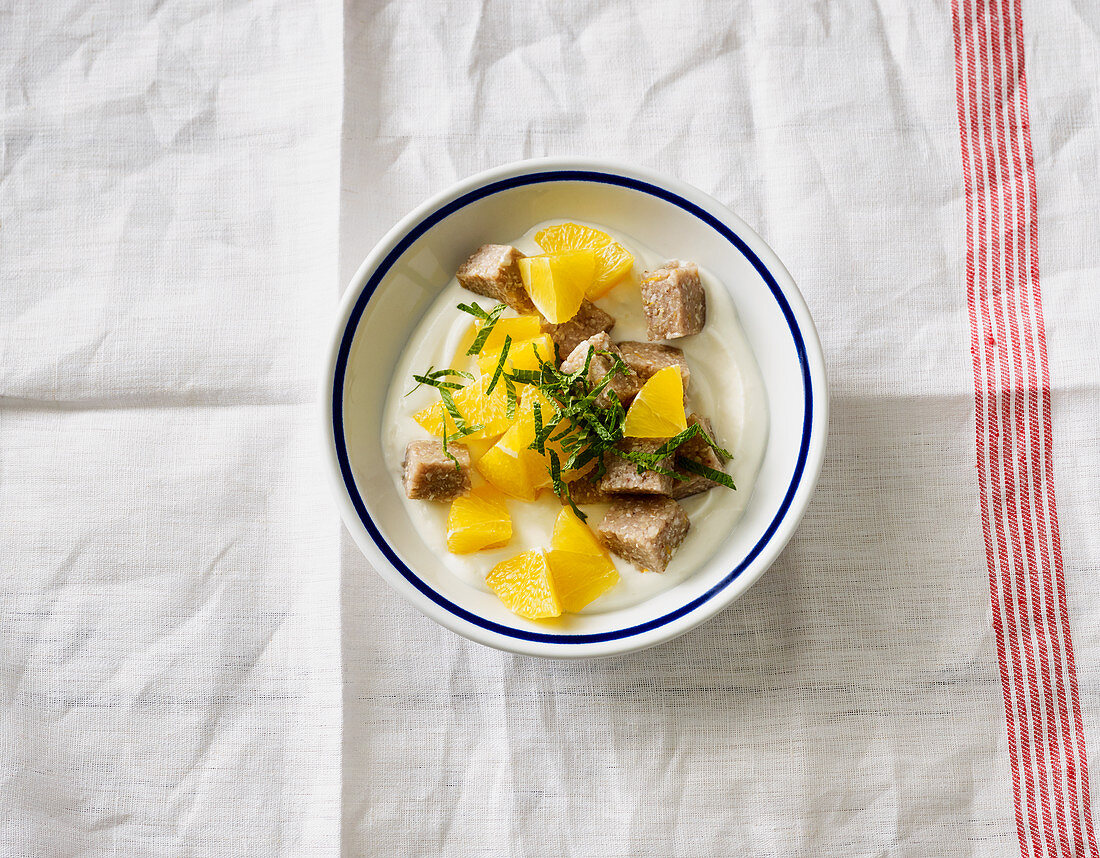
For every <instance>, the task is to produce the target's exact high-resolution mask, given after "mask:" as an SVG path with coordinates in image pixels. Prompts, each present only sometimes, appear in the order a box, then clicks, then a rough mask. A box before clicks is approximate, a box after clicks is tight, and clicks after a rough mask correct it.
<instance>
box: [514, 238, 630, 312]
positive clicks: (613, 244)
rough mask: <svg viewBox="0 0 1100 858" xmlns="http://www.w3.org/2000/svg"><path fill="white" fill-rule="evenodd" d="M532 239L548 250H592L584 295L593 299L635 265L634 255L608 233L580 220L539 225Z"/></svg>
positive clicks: (611, 286) (606, 290)
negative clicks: (592, 262) (592, 272)
mask: <svg viewBox="0 0 1100 858" xmlns="http://www.w3.org/2000/svg"><path fill="white" fill-rule="evenodd" d="M535 242H536V243H537V244H538V246H539V247H541V248H542V249H543V250H545V251H546V252H547V253H561V252H563V251H566V250H592V251H594V252H595V254H596V274H595V277H594V278H593V280H592V285H591V286H590V287H589V289H588V295H587V297H588V298H589V300H592V301H595V300H596V299H597V298H599V297H601V296H603V295H606V294H607V293H608V292H609V291H610V290H611V289H612V288H613V287H614V286H615V285H616V284H618V283H619V281H620V280H622V279H623V277H625V276H626V274H627V272H628V271H630V269H631V268H632V267H633V265H634V257H633V256H631V255H630V253H629V252H628V251H627V249H626V248H625V247H623V246H622V245H621V244H619V243H618V242H617V241H615V239H613V238H612V237H611V236H610V235H608V234H607V233H606V232H603V231H602V230H599V229H593V228H592V227H590V226H581V225H580V224H579V223H559V224H556V225H555V226H548V227H546V228H545V229H540V230H539V231H538V232H536V233H535Z"/></svg>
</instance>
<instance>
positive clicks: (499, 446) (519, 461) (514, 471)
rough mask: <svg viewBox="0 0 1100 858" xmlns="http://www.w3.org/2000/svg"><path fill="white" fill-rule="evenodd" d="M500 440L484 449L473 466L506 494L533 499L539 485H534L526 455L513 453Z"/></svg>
mask: <svg viewBox="0 0 1100 858" xmlns="http://www.w3.org/2000/svg"><path fill="white" fill-rule="evenodd" d="M502 441H503V439H501V441H498V442H497V443H496V444H494V445H493V446H492V447H490V448H489V450H488V451H486V453H485V455H484V456H482V457H481V458H480V459H478V460H477V462H475V463H474V467H475V468H477V470H478V473H479V474H481V476H483V477H484V478H485V479H486V480H487V481H488V482H489V483H490V484H491V485H493V486H495V487H496V488H498V489H500V490H501V491H502V492H504V493H505V494H506V495H511V496H512V497H514V498H518V499H519V500H524V501H533V500H534V499H535V498H536V497H538V494H539V488H540V486H536V485H535V481H534V480H533V479H532V478H531V477H532V468H531V467H530V465H529V463H528V457H527V456H526V455H525V454H526V452H527V451H523V453H522V454H520V453H515V452H513V451H512V450H511V449H509V448H508V447H507V446H506V445H505V444H503V443H502Z"/></svg>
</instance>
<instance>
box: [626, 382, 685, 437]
mask: <svg viewBox="0 0 1100 858" xmlns="http://www.w3.org/2000/svg"><path fill="white" fill-rule="evenodd" d="M685 429H687V415H686V414H685V413H684V380H683V378H682V377H681V376H680V369H679V367H675V366H666V367H665V368H664V369H662V370H658V371H657V372H655V373H654V374H653V375H652V377H650V379H649V381H647V382H646V383H645V384H644V385H642V389H641V391H639V393H638V395H637V396H636V397H635V398H634V402H633V403H631V405H630V409H629V410H628V411H627V412H626V422H625V423H624V424H623V434H624V435H625V436H626V437H628V438H671V437H672V436H673V435H677V434H679V433H680V432H683V431H684V430H685Z"/></svg>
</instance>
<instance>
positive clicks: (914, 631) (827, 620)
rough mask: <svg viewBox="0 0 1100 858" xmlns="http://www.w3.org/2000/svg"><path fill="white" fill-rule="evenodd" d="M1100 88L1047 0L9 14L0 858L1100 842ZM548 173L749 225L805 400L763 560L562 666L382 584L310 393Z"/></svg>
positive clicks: (1065, 856) (1090, 36)
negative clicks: (632, 167) (341, 303)
mask: <svg viewBox="0 0 1100 858" xmlns="http://www.w3.org/2000/svg"><path fill="white" fill-rule="evenodd" d="M1097 80H1100V6H1097V5H1096V4H1093V3H1088V2H1081V0H1043V2H1039V0H942V2H940V3H932V4H929V3H925V2H916V0H899V2H886V0H879V2H874V0H838V2H802V0H798V1H797V2H796V0H771V2H764V0H731V2H726V3H718V2H707V0H682V2H677V3H664V2H657V0H641V2H633V3H625V2H622V3H620V2H583V0H560V2H556V3H552V4H534V3H529V4H527V3H524V4H521V3H510V2H504V0H496V2H494V0H480V2H478V0H462V2H453V3H450V2H449V3H436V2H428V0H389V2H386V0H346V2H344V4H343V7H342V8H341V0H258V2H215V0H163V2H153V0H144V2H143V0H135V2H131V3H110V2H106V0H99V2H93V3H87V2H76V0H44V2H36V3H17V4H14V5H11V4H9V7H7V8H4V7H3V4H0V87H2V91H3V102H2V106H0V111H2V117H3V119H2V121H0V522H2V531H0V532H2V533H3V550H2V551H0V856H5V858H6V856H9V855H11V856H20V858H22V856H34V858H38V856H100V855H119V856H146V855H149V856H196V858H197V856H203V858H206V856H212V857H213V856H295V858H297V856H308V858H313V856H318V858H323V856H336V855H341V854H342V855H347V856H386V858H390V856H398V857H399V858H404V856H409V858H420V856H440V858H476V856H486V858H488V857H489V856H493V858H496V856H501V855H508V856H515V858H521V856H523V858H526V856H535V858H561V856H573V857H574V858H590V856H601V858H604V857H605V856H606V858H620V856H621V858H626V856H630V858H641V856H652V858H669V856H677V858H680V856H684V858H687V857H688V856H691V858H694V856H699V858H719V856H727V855H752V856H784V858H786V856H806V858H811V857H812V858H816V856H831V855H845V856H921V858H923V856H937V858H941V856H942V858H956V856H958V858H968V856H975V858H977V856H982V858H985V856H994V858H1015V856H1023V857H1024V858H1040V856H1042V858H1046V856H1062V858H1070V857H1071V856H1072V858H1100V852H1098V849H1097V844H1096V838H1095V833H1094V826H1093V821H1092V816H1093V808H1094V807H1095V806H1096V804H1097V796H1096V792H1095V790H1096V786H1095V784H1096V783H1097V781H1098V780H1100V775H1098V774H1096V768H1095V766H1096V765H1098V763H1097V759H1098V755H1100V747H1098V745H1097V742H1096V737H1097V736H1098V735H1100V732H1098V730H1100V619H1097V617H1100V584H1098V583H1097V581H1098V580H1100V576H1098V574H1097V573H1098V572H1100V569H1098V567H1100V530H1098V529H1097V527H1096V522H1097V521H1100V495H1098V493H1097V491H1096V489H1095V486H1096V485H1097V484H1098V482H1100V465H1098V462H1100V409H1098V404H1097V403H1098V401H1100V400H1098V396H1100V291H1098V290H1097V288H1096V284H1097V282H1098V280H1100V226H1098V225H1097V218H1096V213H1097V212H1100V190H1098V189H1097V188H1098V186H1097V183H1096V176H1097V174H1098V173H1100V89H1098V87H1097V85H1096V82H1097ZM542 155H557V156H589V157H597V158H609V159H618V160H621V161H624V162H628V163H632V164H640V165H642V166H645V167H648V168H651V169H654V170H657V171H661V172H665V173H668V174H671V175H674V176H677V177H679V178H681V179H683V180H685V181H687V182H689V183H692V184H694V185H696V186H698V187H699V188H701V189H702V190H704V191H706V192H708V193H710V194H713V195H714V196H715V197H717V198H718V199H719V200H721V201H722V202H723V203H725V204H727V205H728V206H729V207H730V208H732V209H733V210H734V211H736V212H737V213H738V214H740V215H741V216H742V217H743V218H744V219H745V220H746V221H748V222H749V223H750V224H751V225H753V226H754V227H755V228H756V229H757V230H758V231H759V232H760V233H761V235H762V236H763V237H764V238H765V240H767V241H768V242H769V243H770V244H771V245H772V246H773V247H774V248H775V250H776V251H777V253H778V254H779V256H780V257H781V258H782V259H783V260H784V262H785V263H786V265H787V267H788V268H789V269H790V271H791V272H792V274H793V275H794V278H795V280H796V281H797V282H798V284H799V286H800V287H801V289H802V291H803V292H804V294H805V296H806V299H807V302H808V303H809V306H810V309H811V311H812V312H813V314H814V317H815V319H816V321H817V324H818V327H819V330H820V333H821V336H822V340H823V343H824V347H825V352H826V361H827V366H828V370H829V375H830V383H831V387H832V416H831V427H830V439H829V448H828V455H827V459H826V463H825V467H824V471H823V473H822V476H821V479H820V482H819V487H818V491H817V493H816V495H815V498H814V500H813V502H812V504H811V506H810V508H809V511H808V513H807V515H806V518H805V519H804V522H803V524H802V526H801V528H800V529H799V531H798V533H797V534H796V536H795V538H794V539H793V540H792V542H791V543H790V545H789V546H788V548H787V549H786V550H785V551H784V553H783V555H782V556H781V558H780V560H779V561H778V562H777V563H776V564H775V566H774V567H773V568H772V569H771V570H769V572H768V573H767V574H766V575H765V576H764V577H763V578H762V579H761V581H760V582H759V583H758V584H757V585H756V586H754V587H753V589H752V590H750V591H749V592H748V594H747V595H746V596H745V597H744V598H742V599H741V600H740V601H738V602H737V603H736V604H734V605H733V606H732V607H730V608H729V609H728V610H726V611H725V612H723V613H722V614H720V615H719V616H718V617H717V618H715V619H714V620H712V621H711V622H709V623H707V624H705V625H704V626H702V627H700V628H698V629H696V630H694V631H693V632H691V633H689V634H688V635H685V636H684V637H682V638H680V639H678V640H676V641H674V642H672V643H670V644H667V645H664V646H661V647H658V648H656V649H653V650H650V651H647V652H643V653H639V654H635V655H630V656H625V657H618V658H611V659H605V660H600V661H592V662H585V663H558V662H547V661H539V660H533V659H528V658H521V657H515V656H511V655H507V654H504V653H500V652H496V651H492V650H488V649H485V648H483V647H480V646H478V645H475V644H472V643H469V642H467V641H465V640H464V639H462V638H459V637H456V636H455V635H453V634H452V633H450V632H448V631H445V630H444V629H442V628H440V627H439V626H437V625H435V624H434V623H432V622H431V621H429V620H428V619H426V618H424V617H423V616H421V615H420V614H419V613H417V612H416V611H415V610H414V609H412V608H411V607H409V606H408V605H406V604H405V603H404V602H403V601H401V600H400V599H399V598H398V597H397V596H396V595H395V594H393V593H392V592H391V591H390V590H389V589H388V588H387V587H386V585H385V584H384V583H383V582H382V581H381V579H380V578H379V577H378V576H377V575H376V574H375V573H374V571H373V570H372V569H371V568H370V567H369V564H368V563H367V562H366V561H365V560H364V558H363V557H362V555H361V554H360V553H359V552H358V551H357V549H356V548H355V547H354V546H353V544H352V542H351V540H350V538H349V537H348V536H347V534H346V533H344V532H343V531H342V530H341V528H340V526H339V524H338V518H337V513H336V509H335V505H334V504H333V503H332V501H331V500H330V499H329V495H328V489H327V486H326V485H325V482H324V480H323V478H322V474H323V467H322V462H321V454H320V451H319V430H318V414H317V413H316V404H315V401H316V393H317V368H318V366H319V365H320V359H321V356H322V352H323V350H324V348H325V344H326V340H327V338H328V337H329V335H330V328H331V323H332V318H333V315H334V312H335V308H336V302H337V300H338V297H339V293H340V286H341V284H343V283H346V282H347V281H348V280H349V278H350V276H351V274H352V273H353V271H354V270H355V268H356V267H357V266H358V265H359V263H360V262H361V260H362V259H363V257H364V256H365V255H366V253H367V252H368V251H369V250H370V248H371V247H372V246H373V244H374V243H375V242H376V241H377V240H378V239H379V238H380V237H381V235H382V234H383V233H384V232H385V231H386V230H387V229H388V228H389V227H390V226H391V225H392V224H393V223H394V222H395V221H396V220H397V219H398V218H400V217H401V216H402V215H404V214H405V213H406V212H407V211H409V210H410V209H411V208H413V207H414V206H415V205H417V204H418V203H420V202H421V201H422V200H423V199H424V198H425V197H427V196H428V195H429V194H432V193H436V192H438V191H441V190H443V189H445V188H446V187H447V186H448V185H450V184H451V183H452V182H454V181H455V180H457V179H459V178H462V177H464V176H466V175H468V174H470V173H473V172H476V171H478V170H481V169H484V168H488V167H492V166H495V165H498V164H501V163H505V162H508V161H513V160H516V159H520V158H526V157H535V156H542ZM1090 764H1091V767H1090ZM1090 776H1091V777H1090Z"/></svg>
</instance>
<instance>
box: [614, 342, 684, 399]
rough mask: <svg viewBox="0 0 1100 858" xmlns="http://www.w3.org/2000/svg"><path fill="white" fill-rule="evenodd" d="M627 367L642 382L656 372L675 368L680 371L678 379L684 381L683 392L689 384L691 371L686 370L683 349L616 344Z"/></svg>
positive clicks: (651, 345)
mask: <svg viewBox="0 0 1100 858" xmlns="http://www.w3.org/2000/svg"><path fill="white" fill-rule="evenodd" d="M616 345H617V346H618V347H619V351H620V352H621V353H622V356H623V360H625V361H626V363H627V365H628V366H629V367H630V368H631V369H632V370H634V371H635V372H636V373H638V377H639V378H640V379H641V380H642V381H646V380H647V379H649V378H652V377H653V376H654V375H655V374H656V373H657V371H658V370H662V369H664V368H665V367H669V366H675V367H679V369H680V377H681V378H682V379H683V380H684V390H685V391H686V390H687V389H688V384H690V383H691V370H690V369H688V363H687V358H685V357H684V352H683V349H678V348H676V347H675V346H666V345H662V344H661V343H636V342H625V343H616Z"/></svg>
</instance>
